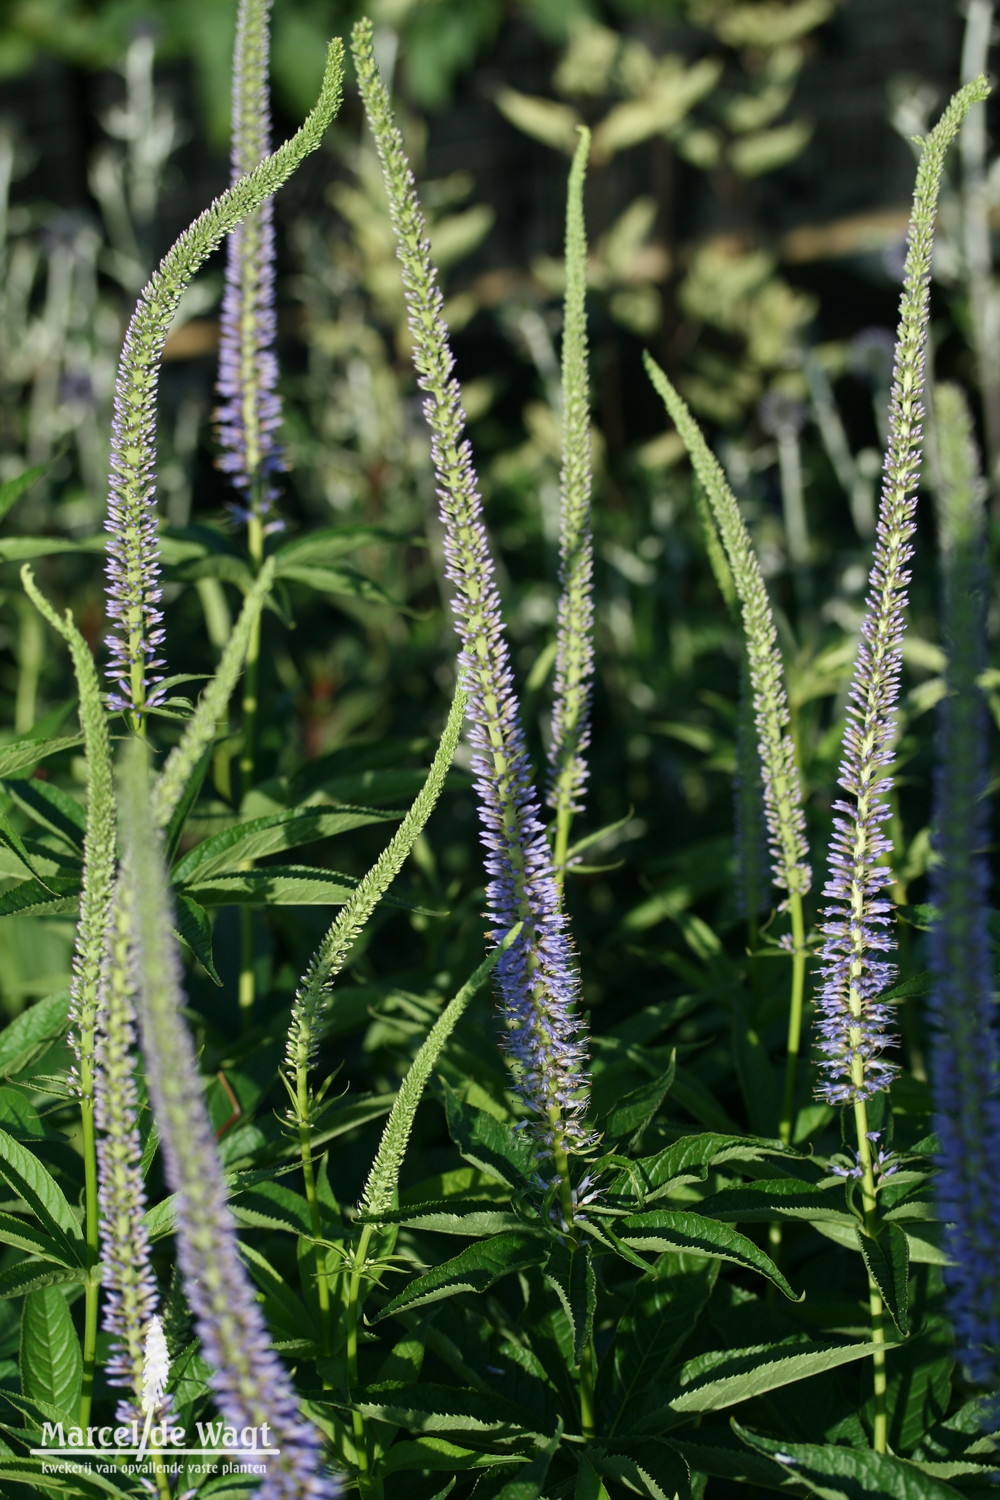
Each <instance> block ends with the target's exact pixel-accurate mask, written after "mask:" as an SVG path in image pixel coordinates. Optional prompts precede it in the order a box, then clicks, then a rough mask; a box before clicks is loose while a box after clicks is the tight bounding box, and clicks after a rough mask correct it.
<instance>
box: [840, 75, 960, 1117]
mask: <svg viewBox="0 0 1000 1500" xmlns="http://www.w3.org/2000/svg"><path fill="white" fill-rule="evenodd" d="M988 93H989V85H988V84H987V82H986V80H985V78H977V79H975V80H973V82H972V83H968V84H966V85H965V87H964V88H963V89H960V90H959V92H958V93H957V94H956V95H955V96H954V98H953V99H952V100H951V102H950V104H949V105H948V107H947V109H946V110H945V112H944V114H943V115H942V117H941V119H940V121H939V122H938V124H937V125H936V126H935V128H934V130H933V131H932V132H931V134H930V135H929V136H928V137H927V140H926V141H925V142H924V144H923V152H922V155H921V158H920V164H919V166H918V169H917V182H916V188H915V190H914V197H913V212H912V214H911V217H910V228H909V236H908V250H907V255H906V266H905V271H904V281H903V294H902V298H901V300H900V321H899V332H898V336H897V340H896V354H895V361H894V367H893V382H892V398H891V403H890V411H889V442H888V447H887V451H886V456H885V464H884V467H883V479H882V499H881V504H880V507H879V519H878V527H877V532H876V541H875V556H874V561H873V565H872V570H871V575H870V577H869V584H868V597H867V601H866V605H865V616H864V621H863V623H862V627H861V639H860V642H859V645H858V653H857V658H856V661H855V667H854V676H853V679H852V682H851V689H850V700H849V705H848V710H847V715H848V718H847V727H846V729H845V731H844V742H843V759H842V761H841V765H840V775H839V778H838V780H839V785H840V786H841V788H842V789H843V791H844V792H845V793H846V794H847V795H846V797H845V798H842V799H841V800H839V801H837V802H835V803H834V810H835V812H836V814H837V816H836V819H835V824H834V835H833V839H832V840H831V844H830V873H829V878H828V880H827V884H826V886H825V888H824V892H823V894H824V895H825V896H826V898H827V900H828V901H829V902H831V905H829V906H827V907H825V908H824V909H823V916H824V918H825V921H824V922H823V923H822V924H821V926H820V930H821V932H822V933H823V935H824V941H823V946H822V949H821V954H820V957H821V964H822V967H821V969H820V973H821V975H822V979H823V988H822V992H821V995H820V997H819V1004H818V1020H817V1027H816V1031H817V1039H818V1040H817V1047H818V1052H819V1063H818V1065H819V1069H820V1072H821V1075H822V1076H821V1080H820V1082H819V1084H818V1087H817V1092H818V1094H819V1096H820V1097H821V1098H822V1099H824V1100H826V1101H827V1102H828V1103H830V1104H849V1103H852V1102H855V1103H857V1104H858V1105H861V1104H863V1103H864V1101H865V1100H866V1099H869V1098H871V1096H872V1095H873V1094H875V1093H878V1092H879V1091H880V1090H882V1089H886V1088H888V1087H889V1085H890V1083H891V1082H892V1080H893V1078H894V1077H895V1075H896V1073H897V1072H898V1068H897V1067H896V1065H895V1064H894V1063H891V1062H889V1061H887V1060H886V1058H885V1057H884V1056H883V1053H884V1051H885V1049H886V1048H887V1047H890V1046H891V1045H892V1044H893V1040H894V1039H893V1037H892V1035H891V1031H890V1027H891V1015H892V1011H891V1006H890V1005H889V1004H888V1003H886V1002H885V1001H884V1000H881V999H880V998H879V997H880V996H881V995H882V994H883V993H884V991H885V990H886V989H887V988H888V987H889V985H890V984H891V983H892V980H893V978H894V975H895V967H894V965H893V964H891V963H890V962H889V961H888V960H887V959H886V958H884V957H883V956H882V955H884V954H885V953H886V952H887V951H888V950H889V949H891V948H892V947H893V946H894V943H893V939H892V937H891V935H890V927H891V923H892V903H891V902H890V901H888V900H887V899H886V898H885V896H884V894H883V892H884V890H885V888H886V886H888V885H889V884H890V883H891V879H892V874H891V871H890V869H889V866H888V864H887V863H886V861H887V858H888V856H889V854H890V853H891V849H892V845H891V843H890V841H889V838H888V836H887V835H886V833H885V825H886V823H887V822H888V819H889V817H890V815H891V807H890V803H889V791H890V789H891V787H892V774H891V773H892V759H893V750H892V742H893V734H894V730H895V705H896V702H897V699H898V696H899V674H900V667H901V664H902V645H903V628H904V621H903V615H904V610H905V607H906V602H907V593H908V586H909V581H910V574H909V570H908V568H907V564H908V562H909V559H910V557H911V555H912V550H913V549H912V545H911V542H912V537H913V532H914V527H915V519H914V512H915V509H916V503H917V481H918V479H919V475H920V457H921V442H922V430H921V421H922V418H923V407H922V405H921V399H920V398H921V393H922V390H923V383H924V360H925V349H926V342H927V328H928V322H929V310H930V278H931V252H932V248H933V240H934V217H935V211H936V207H937V199H938V191H939V189H940V185H941V174H942V171H943V168H944V158H945V153H946V152H947V149H948V146H949V145H950V143H951V142H952V141H953V140H954V138H955V136H956V135H957V133H958V130H959V128H960V126H961V123H962V120H963V119H964V118H965V115H966V114H967V112H968V110H969V109H970V107H971V106H972V105H973V104H975V103H977V102H978V101H980V100H982V99H985V98H986V96H987V94H988Z"/></svg>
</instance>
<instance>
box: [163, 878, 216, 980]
mask: <svg viewBox="0 0 1000 1500" xmlns="http://www.w3.org/2000/svg"><path fill="white" fill-rule="evenodd" d="M174 900H175V909H174V917H175V920H176V922H177V936H178V937H179V938H180V939H181V941H182V942H183V943H185V944H186V945H187V947H188V948H190V950H191V952H192V953H193V954H194V956H195V958H196V959H197V960H198V962H199V963H200V964H201V966H202V968H203V969H204V970H205V973H206V974H207V975H208V977H209V978H210V979H212V980H214V981H215V983H216V984H218V985H221V984H222V979H221V976H220V975H219V971H218V970H217V969H216V967H215V958H214V956H213V953H212V922H211V918H210V917H209V915H208V912H207V911H206V910H205V908H204V907H203V906H200V905H199V904H198V902H197V901H195V900H194V898H193V897H191V896H188V895H186V894H185V893H184V892H183V891H177V892H176V893H175V897H174Z"/></svg>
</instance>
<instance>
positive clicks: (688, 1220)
mask: <svg viewBox="0 0 1000 1500" xmlns="http://www.w3.org/2000/svg"><path fill="white" fill-rule="evenodd" d="M613 1233H614V1235H615V1237H616V1238H617V1239H619V1240H621V1241H622V1242H623V1243H624V1244H626V1245H628V1246H630V1247H631V1248H632V1249H635V1250H655V1251H657V1252H661V1251H664V1250H666V1251H676V1250H689V1251H693V1252H695V1253H700V1254H702V1255H710V1256H712V1257H714V1258H717V1259H719V1260H731V1261H733V1262H734V1263H735V1264H736V1265H738V1266H745V1267H746V1268H747V1269H748V1270H753V1271H759V1272H760V1274H761V1275H762V1276H766V1277H767V1279H768V1281H771V1282H773V1283H774V1285H775V1286H776V1287H777V1288H778V1289H779V1291H781V1292H783V1293H784V1295H785V1296H786V1297H789V1298H790V1299H791V1300H792V1301H793V1302H794V1301H796V1300H797V1298H796V1295H795V1293H794V1292H793V1291H792V1288H791V1287H790V1286H789V1284H788V1282H787V1281H786V1280H785V1278H784V1276H783V1275H782V1274H781V1272H780V1271H779V1270H778V1267H777V1266H776V1265H775V1264H774V1261H773V1260H772V1259H771V1257H770V1256H769V1255H765V1253H764V1251H763V1250H761V1249H759V1248H758V1246H756V1245H755V1244H754V1242H753V1240H749V1239H747V1237H746V1235H744V1234H740V1233H739V1231H738V1230H735V1229H730V1228H729V1226H728V1225H727V1224H720V1223H719V1222H718V1220H717V1219H707V1218H705V1216H704V1215H703V1214H696V1213H685V1212H683V1211H680V1210H678V1211H673V1212H672V1211H671V1210H670V1209H662V1208H660V1209H653V1210H652V1211H650V1212H648V1213H641V1214H627V1215H626V1216H625V1217H624V1218H620V1219H616V1220H615V1221H614V1225H613Z"/></svg>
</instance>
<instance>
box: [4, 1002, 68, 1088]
mask: <svg viewBox="0 0 1000 1500" xmlns="http://www.w3.org/2000/svg"><path fill="white" fill-rule="evenodd" d="M68 1025H69V991H68V990H60V991H59V993H58V994H56V995H46V996H45V998H44V999H43V1000H37V1001H36V1002H35V1004H34V1005H32V1006H29V1008H28V1009H27V1010H23V1011H22V1012H21V1014H20V1015H19V1016H15V1017H14V1019H13V1021H11V1022H9V1024H8V1025H7V1026H5V1027H4V1029H3V1031H0V1078H17V1077H18V1076H19V1075H20V1074H21V1073H22V1072H23V1071H24V1070H25V1069H26V1068H28V1067H30V1065H31V1063H33V1062H34V1061H36V1060H37V1059H38V1058H39V1057H41V1056H42V1055H43V1054H44V1053H45V1052H46V1051H47V1050H48V1048H49V1047H50V1046H51V1045H52V1043H53V1042H55V1041H58V1040H59V1038H60V1037H63V1036H65V1035H66V1028H67V1026H68Z"/></svg>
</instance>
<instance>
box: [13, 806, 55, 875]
mask: <svg viewBox="0 0 1000 1500" xmlns="http://www.w3.org/2000/svg"><path fill="white" fill-rule="evenodd" d="M0 844H5V845H6V847H7V848H8V849H12V850H13V851H14V853H15V854H16V855H17V857H18V859H19V860H20V861H21V863H22V864H23V865H24V867H25V869H26V870H27V871H28V873H29V875H31V877H32V878H33V879H34V880H35V881H36V882H37V883H38V884H39V885H40V886H41V887H42V889H43V890H46V891H48V890H50V889H51V887H50V886H49V884H48V882H47V881H46V879H45V876H44V875H43V874H42V872H41V870H39V868H38V866H37V865H36V864H35V861H34V860H33V858H32V856H31V853H30V851H29V850H28V849H26V848H25V845H24V841H23V839H22V838H21V835H20V834H19V833H18V831H17V829H16V828H15V827H14V825H13V823H12V822H11V821H10V819H9V818H8V816H7V814H6V813H5V812H0ZM18 873H20V872H18ZM52 894H53V895H54V894H55V892H52Z"/></svg>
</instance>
